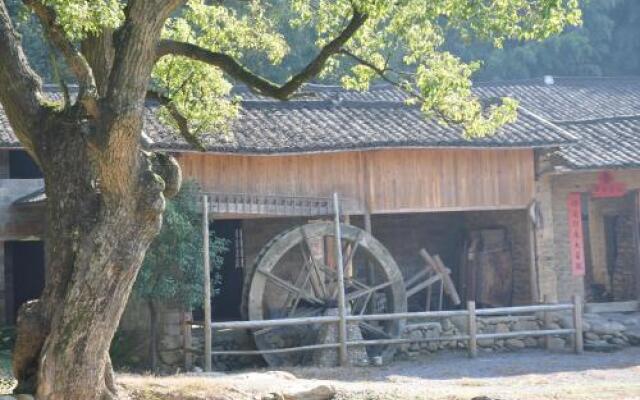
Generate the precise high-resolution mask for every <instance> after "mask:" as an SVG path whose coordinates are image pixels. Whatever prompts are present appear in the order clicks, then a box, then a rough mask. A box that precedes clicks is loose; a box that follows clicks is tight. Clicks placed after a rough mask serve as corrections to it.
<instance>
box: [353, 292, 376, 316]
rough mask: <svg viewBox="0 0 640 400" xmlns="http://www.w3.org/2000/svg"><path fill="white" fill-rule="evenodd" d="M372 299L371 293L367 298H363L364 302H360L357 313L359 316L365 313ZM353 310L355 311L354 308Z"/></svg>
mask: <svg viewBox="0 0 640 400" xmlns="http://www.w3.org/2000/svg"><path fill="white" fill-rule="evenodd" d="M372 297H373V292H369V293H368V294H367V296H366V297H365V298H364V301H363V302H362V307H361V308H360V311H359V312H358V314H359V315H363V314H364V313H365V312H366V311H367V306H368V305H369V302H370V301H371V298H372ZM354 310H355V307H354Z"/></svg>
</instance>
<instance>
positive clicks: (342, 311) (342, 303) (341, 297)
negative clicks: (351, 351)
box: [333, 193, 349, 367]
mask: <svg viewBox="0 0 640 400" xmlns="http://www.w3.org/2000/svg"><path fill="white" fill-rule="evenodd" d="M338 201H339V199H338V193H333V211H334V214H335V215H334V225H335V241H336V242H335V246H334V247H335V252H336V270H337V272H338V316H339V317H340V321H339V323H338V340H339V342H340V352H339V353H340V354H339V355H340V365H341V366H343V367H345V366H347V364H348V362H349V360H348V355H347V321H346V319H345V318H346V316H347V302H346V300H345V293H344V265H342V263H343V260H342V232H341V231H340V205H339V203H338Z"/></svg>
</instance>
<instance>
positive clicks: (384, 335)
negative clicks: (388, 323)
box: [358, 321, 391, 339]
mask: <svg viewBox="0 0 640 400" xmlns="http://www.w3.org/2000/svg"><path fill="white" fill-rule="evenodd" d="M358 325H359V326H360V329H364V330H365V331H367V332H369V333H373V334H375V335H376V336H377V337H379V338H383V339H391V335H389V334H388V333H387V332H385V331H384V329H382V328H378V327H377V326H373V325H371V324H370V323H368V322H364V321H360V322H358Z"/></svg>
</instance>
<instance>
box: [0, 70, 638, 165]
mask: <svg viewBox="0 0 640 400" xmlns="http://www.w3.org/2000/svg"><path fill="white" fill-rule="evenodd" d="M475 91H476V93H477V94H478V95H480V96H481V97H483V98H495V97H504V96H510V97H513V98H516V99H518V100H519V101H520V104H521V110H520V114H519V118H518V121H517V122H516V123H514V124H511V125H508V126H506V127H503V128H502V129H501V130H500V131H499V132H498V133H497V134H496V135H494V136H491V137H488V138H484V139H478V140H471V141H469V140H465V139H464V138H463V137H462V135H461V131H460V129H459V128H458V127H453V126H443V125H440V124H438V123H437V122H436V121H434V120H429V119H425V118H424V117H423V116H422V114H421V113H420V111H419V110H418V109H416V108H413V107H408V106H406V105H404V103H403V100H404V95H403V94H402V93H401V92H399V91H398V90H395V89H394V88H392V87H389V86H384V85H381V86H375V87H372V89H371V90H370V91H368V92H353V91H345V90H342V89H340V88H337V87H334V86H321V85H309V86H307V87H305V88H304V89H303V90H301V91H300V93H299V94H298V95H297V96H296V97H295V98H294V99H293V100H291V101H289V102H279V101H274V100H269V99H265V98H263V97H260V96H257V95H255V94H253V93H251V92H248V91H246V90H239V92H240V94H241V95H242V97H243V99H244V101H243V103H242V108H241V111H240V116H239V118H238V119H237V120H235V121H233V123H232V125H231V129H230V132H229V134H228V135H226V136H225V135H220V134H205V135H203V136H202V141H203V142H204V144H205V146H206V148H207V149H208V150H209V151H212V152H223V153H260V154H268V153H287V152H313V151H340V150H349V149H367V148H382V147H542V146H560V151H559V153H558V154H559V155H560V157H561V158H562V159H563V160H564V163H565V164H566V165H567V166H569V167H571V168H576V169H581V168H629V167H640V152H639V151H638V149H639V148H640V77H629V78H558V77H555V78H554V82H553V84H545V83H544V81H543V79H542V78H541V79H532V80H524V81H509V82H493V83H479V84H477V85H476V87H475ZM153 108H154V106H153V105H151V104H150V105H149V107H148V109H147V113H146V116H145V134H146V138H147V139H148V141H149V145H150V146H151V147H153V148H158V149H169V150H178V151H180V150H189V149H190V147H189V145H188V144H187V143H186V142H185V141H184V140H183V139H181V138H180V137H178V136H176V135H175V134H174V133H173V132H172V130H171V129H169V128H168V127H166V126H163V125H162V124H161V123H160V122H159V121H158V119H157V117H156V116H155V114H154V112H153ZM0 111H1V108H0ZM571 135H573V137H575V138H577V139H578V140H577V141H575V140H571ZM0 146H2V147H18V146H19V143H18V141H17V140H16V138H15V137H14V135H13V134H12V133H11V128H10V127H9V125H8V122H7V121H6V117H5V116H4V113H2V112H0Z"/></svg>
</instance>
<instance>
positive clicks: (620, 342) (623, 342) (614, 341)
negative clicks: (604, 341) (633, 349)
mask: <svg viewBox="0 0 640 400" xmlns="http://www.w3.org/2000/svg"><path fill="white" fill-rule="evenodd" d="M609 343H611V344H617V345H619V346H626V345H627V341H626V340H624V339H621V338H619V337H614V338H613V339H609Z"/></svg>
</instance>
